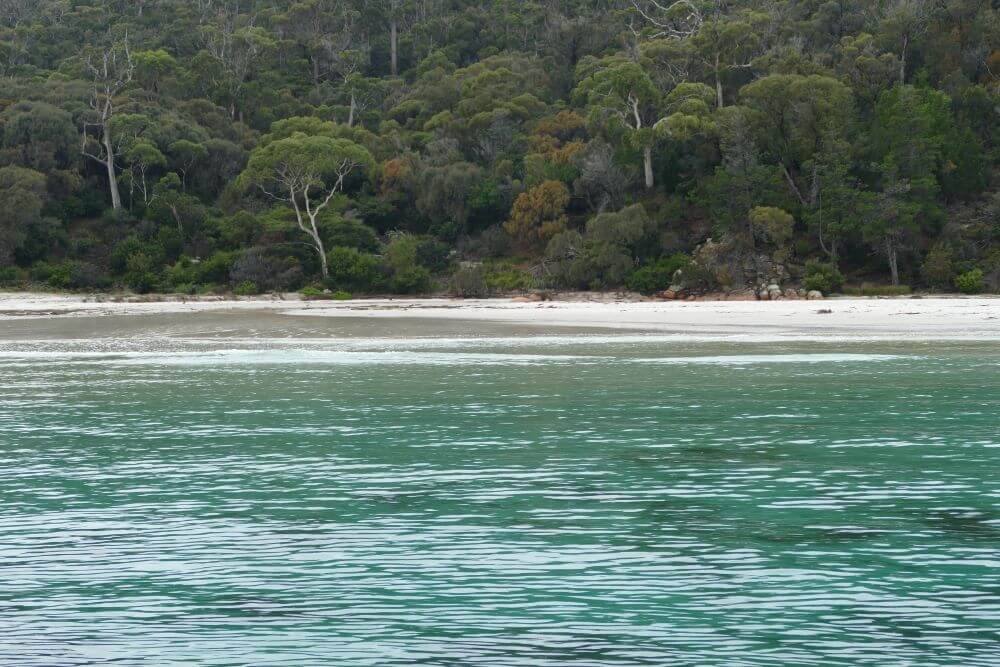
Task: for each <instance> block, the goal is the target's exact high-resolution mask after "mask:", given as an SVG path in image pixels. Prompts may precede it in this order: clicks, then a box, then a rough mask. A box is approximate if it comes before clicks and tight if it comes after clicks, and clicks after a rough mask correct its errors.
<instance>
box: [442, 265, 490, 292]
mask: <svg viewBox="0 0 1000 667" xmlns="http://www.w3.org/2000/svg"><path fill="white" fill-rule="evenodd" d="M450 291H451V293H452V294H454V295H455V296H461V297H466V298H481V297H485V296H489V294H490V288H489V285H487V284H486V269H485V268H484V267H483V265H482V264H476V265H474V266H463V267H462V268H460V269H459V270H458V271H456V272H455V275H453V276H452V277H451V290H450Z"/></svg>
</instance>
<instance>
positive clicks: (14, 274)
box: [0, 266, 27, 287]
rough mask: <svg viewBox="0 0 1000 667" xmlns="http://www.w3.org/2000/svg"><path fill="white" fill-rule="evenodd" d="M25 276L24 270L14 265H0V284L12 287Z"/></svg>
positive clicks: (22, 280) (20, 282) (23, 279)
mask: <svg viewBox="0 0 1000 667" xmlns="http://www.w3.org/2000/svg"><path fill="white" fill-rule="evenodd" d="M26 278H27V275H26V273H25V272H24V270H22V269H19V268H17V267H16V266H0V286H2V287H13V286H16V285H20V284H22V283H23V282H24V281H25V279H26Z"/></svg>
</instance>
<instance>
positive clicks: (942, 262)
mask: <svg viewBox="0 0 1000 667" xmlns="http://www.w3.org/2000/svg"><path fill="white" fill-rule="evenodd" d="M921 268H922V270H923V273H924V277H925V278H926V279H927V283H928V284H929V285H931V286H932V287H941V288H945V289H947V288H949V287H951V285H952V284H953V283H954V280H955V258H954V252H953V251H952V249H951V248H949V247H948V246H947V245H944V244H942V243H939V244H937V245H935V246H934V247H933V248H931V249H930V250H929V251H928V252H927V256H926V257H924V263H923V266H922V267H921Z"/></svg>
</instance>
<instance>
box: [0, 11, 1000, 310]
mask: <svg viewBox="0 0 1000 667" xmlns="http://www.w3.org/2000/svg"><path fill="white" fill-rule="evenodd" d="M0 4H2V3H0ZM7 4H9V5H10V6H11V8H13V9H10V11H8V12H7V14H8V15H9V16H7V19H9V20H8V21H7V23H6V24H5V23H4V22H3V20H0V77H2V78H3V81H4V86H3V93H2V94H0V201H2V202H3V207H2V208H0V267H3V268H4V270H8V269H9V271H13V273H11V274H10V275H15V274H16V275H18V276H22V277H23V276H26V275H33V276H38V277H39V280H40V281H41V282H46V283H47V284H51V285H53V286H57V287H59V288H61V289H100V288H102V287H104V286H114V287H128V288H130V289H135V290H140V291H144V290H153V289H178V290H182V291H185V292H198V291H203V290H205V289H210V288H218V289H233V288H235V287H238V286H240V285H243V284H244V283H246V282H252V283H254V284H255V286H256V289H258V290H261V291H270V290H284V289H299V288H301V287H302V286H303V285H306V284H311V283H315V284H323V281H324V279H326V278H329V280H330V283H331V284H335V283H336V282H337V281H341V282H345V283H351V285H352V287H350V289H352V290H357V291H359V292H369V291H372V290H379V291H382V290H389V291H393V290H401V291H405V292H407V293H423V292H426V291H428V290H432V289H433V288H434V285H435V284H436V283H439V284H442V285H447V284H452V285H454V284H456V282H455V281H454V280H451V279H450V277H449V275H448V274H450V273H455V272H456V271H463V273H462V278H461V280H458V282H463V281H467V282H469V284H472V283H475V284H476V285H480V283H482V284H485V288H486V291H487V292H494V291H505V290H508V289H523V288H524V286H525V285H534V282H535V281H539V280H540V281H543V282H546V283H549V284H553V285H561V286H567V287H574V288H591V287H593V288H604V287H617V286H620V285H622V284H623V283H624V284H626V285H629V286H632V287H634V288H636V289H639V288H641V289H642V290H643V291H647V292H648V291H651V290H655V289H657V288H659V287H661V286H664V282H665V281H666V280H667V278H666V277H665V276H666V273H667V272H668V271H667V269H668V268H669V266H668V263H669V262H668V260H661V261H653V259H654V258H657V257H660V256H661V255H663V254H664V250H669V251H673V250H675V249H683V250H685V251H686V252H689V253H691V254H692V255H696V254H697V253H698V252H699V248H701V249H704V248H706V247H711V248H712V249H713V252H715V253H716V254H720V255H723V256H720V257H718V260H719V261H718V262H717V264H718V267H717V268H718V271H716V272H714V273H713V276H715V277H714V278H713V281H714V282H719V283H720V284H725V285H727V286H732V287H741V286H745V285H744V283H747V282H750V281H752V280H753V279H755V278H753V275H754V271H753V270H749V271H748V270H747V267H751V268H752V267H763V266H765V265H781V267H783V268H784V269H789V271H788V273H789V274H790V275H795V276H798V275H799V271H798V269H797V267H801V266H802V265H804V264H807V263H808V262H810V261H811V260H815V261H818V262H822V263H829V264H832V265H835V266H838V267H839V268H840V269H842V270H843V272H844V274H846V275H847V276H848V277H851V278H854V279H861V278H864V279H871V280H875V281H887V282H895V283H899V282H900V281H903V280H905V281H910V282H912V284H914V285H916V286H931V287H934V288H937V289H953V288H955V286H956V282H955V277H956V275H959V274H967V273H969V272H971V271H973V270H974V269H975V268H977V267H978V268H981V269H982V270H983V272H984V275H983V279H982V283H983V285H982V289H995V288H996V286H997V278H996V276H997V275H998V273H997V271H998V270H1000V269H998V268H997V267H998V266H1000V260H998V259H997V257H998V256H1000V255H998V253H997V250H996V248H997V244H998V243H1000V241H998V234H997V232H996V231H995V225H993V224H992V222H991V221H993V220H994V219H995V216H994V213H993V212H994V210H995V209H996V204H995V200H996V197H997V194H996V192H997V182H996V177H995V174H996V173H997V167H998V166H1000V131H998V129H997V128H998V127H1000V123H998V122H997V121H998V117H997V111H996V110H997V108H1000V83H998V79H997V74H996V73H997V72H998V71H1000V59H998V56H997V53H998V51H997V45H998V44H1000V22H998V21H997V20H996V7H995V3H992V4H991V3H989V2H979V3H968V2H965V3H963V2H958V3H957V4H956V3H951V4H948V3H944V4H943V5H941V6H936V5H935V6H934V7H930V6H929V5H927V3H922V2H887V3H874V4H873V3H863V2H859V0H844V1H843V2H839V3H825V4H824V3H822V2H798V3H779V4H777V5H775V4H774V3H771V4H768V3H761V2H759V1H750V0H734V1H732V2H725V3H721V2H714V3H712V2H709V3H704V2H696V3H694V4H692V3H687V2H681V3H676V4H673V3H649V2H612V3H607V2H558V3H553V2H550V3H537V2H528V3H525V2H513V1H511V0H498V1H496V2H487V3H484V2H473V1H472V0H454V1H449V2H444V3H441V2H438V3H430V4H426V3H425V4H420V3H413V2H410V0H385V1H384V2H378V3H372V2H367V3H366V2H361V1H360V0H276V1H273V2H260V1H259V0H252V1H249V2H245V3H238V4H239V7H238V8H232V7H231V8H229V9H226V8H221V9H220V3H218V2H215V3H212V2H200V3H190V2H182V1H181V0H158V1H157V2H140V3H128V2H95V1H93V0H85V1H79V2H69V3H67V2H62V3H59V2H56V3H53V2H48V1H47V0H46V1H45V2H34V3H33V2H26V1H22V0H18V1H17V2H13V3H7ZM222 4H225V3H222ZM952 5H954V6H952ZM227 7H228V5H227ZM695 10H696V11H695ZM0 13H3V12H0ZM390 26H394V27H395V29H393V30H390V28H389V27H390ZM626 26H627V28H626ZM126 40H127V43H126ZM126 47H127V48H126ZM126 54H127V55H126ZM88 63H89V64H90V65H93V64H95V63H102V64H107V67H103V65H102V67H100V68H97V69H96V70H95V69H94V68H92V67H90V66H88ZM95 75H96V76H95ZM81 149H82V150H81ZM637 205H638V206H641V207H642V208H643V210H644V211H645V212H646V220H645V221H643V222H637V221H638V220H639V216H638V214H637V213H634V212H633V213H628V214H625V213H624V212H625V211H630V210H634V207H635V206H637ZM108 209H114V210H113V213H111V214H107V213H106V210H108ZM602 216H611V217H610V218H607V217H602ZM636 230H639V231H638V235H636V233H634V232H636ZM710 240H711V243H709V241H710ZM345 249H347V250H353V251H354V252H355V254H354V255H350V256H348V255H345V254H344V252H343V251H344V250H345ZM333 255H336V257H333ZM872 255H874V256H875V257H876V259H875V260H872V259H870V256H872ZM359 258H363V259H359ZM331 259H336V260H337V261H338V262H341V263H342V268H340V269H338V268H336V267H335V266H333V264H332V263H331V261H330V260H331ZM482 260H488V261H487V263H486V264H484V265H483V271H482V275H479V274H478V272H476V271H472V270H471V269H469V267H470V264H469V262H474V261H482ZM373 262H374V264H375V265H376V267H377V273H378V276H377V277H375V276H374V274H372V273H371V268H372V263H373ZM343 266H346V267H348V268H347V269H343ZM462 266H465V267H466V269H461V268H460V267H462ZM501 266H503V267H505V268H503V269H501V268H498V267H501ZM34 267H37V270H35V268H34ZM526 267H532V268H531V269H530V270H528V269H527V268H526ZM467 269H468V270H467ZM338 271H341V273H339V274H338V273H337V272H338ZM344 271H346V273H344ZM779 273H780V271H779ZM335 274H337V275H335ZM473 274H475V275H473ZM816 275H817V276H819V274H818V273H817V274H816ZM480 278H481V279H482V280H481V281H480V280H479V279H480ZM721 278H725V279H724V280H722V279H721ZM827 278H829V276H827V277H826V278H823V279H824V280H826V279H827ZM814 279H815V280H820V278H819V277H815V278H814ZM50 280H51V282H50ZM834 282H836V281H834ZM963 284H964V283H963ZM353 285H357V287H354V286H353ZM470 289H471V288H470ZM472 291H479V288H478V287H477V288H476V289H474V290H472Z"/></svg>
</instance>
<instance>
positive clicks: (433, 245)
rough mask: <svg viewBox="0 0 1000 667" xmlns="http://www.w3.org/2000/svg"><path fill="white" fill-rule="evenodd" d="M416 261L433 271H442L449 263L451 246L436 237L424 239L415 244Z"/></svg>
mask: <svg viewBox="0 0 1000 667" xmlns="http://www.w3.org/2000/svg"><path fill="white" fill-rule="evenodd" d="M416 261H417V263H418V264H420V265H421V266H423V267H425V268H426V269H428V270H430V271H432V272H434V273H438V272H440V271H444V270H445V269H447V268H448V265H449V264H450V263H451V246H449V245H448V244H446V243H442V242H441V241H438V240H437V239H424V240H422V241H421V242H420V244H419V245H417V251H416Z"/></svg>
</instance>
